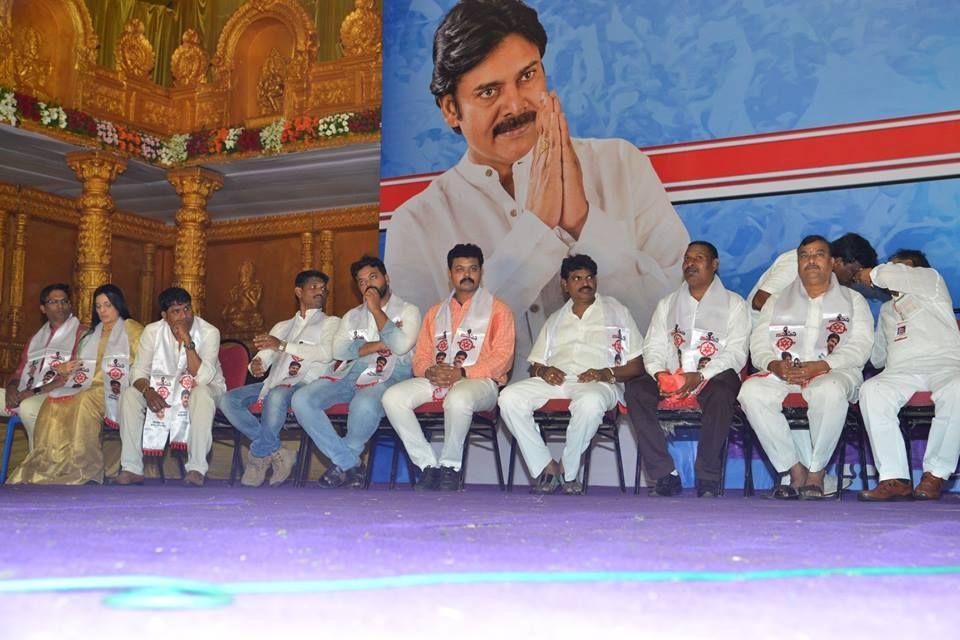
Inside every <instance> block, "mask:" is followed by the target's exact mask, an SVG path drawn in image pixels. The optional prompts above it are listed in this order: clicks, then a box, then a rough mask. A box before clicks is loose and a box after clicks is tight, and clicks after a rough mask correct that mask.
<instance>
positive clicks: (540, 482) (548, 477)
mask: <svg viewBox="0 0 960 640" xmlns="http://www.w3.org/2000/svg"><path fill="white" fill-rule="evenodd" d="M562 484H563V482H562V481H561V480H560V476H555V475H553V474H552V473H542V474H540V476H539V477H538V478H537V484H535V485H533V486H532V487H531V488H530V493H533V494H535V495H547V494H551V493H556V492H557V491H559V490H560V486H561V485H562Z"/></svg>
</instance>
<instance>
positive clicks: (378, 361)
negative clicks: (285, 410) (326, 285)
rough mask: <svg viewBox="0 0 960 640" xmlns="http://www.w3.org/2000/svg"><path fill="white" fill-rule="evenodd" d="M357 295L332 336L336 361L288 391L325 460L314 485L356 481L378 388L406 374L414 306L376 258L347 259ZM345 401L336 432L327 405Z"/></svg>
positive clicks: (375, 417) (416, 318)
mask: <svg viewBox="0 0 960 640" xmlns="http://www.w3.org/2000/svg"><path fill="white" fill-rule="evenodd" d="M350 275H351V276H352V277H353V280H354V282H356V283H357V289H358V290H359V291H360V294H361V295H362V296H363V303H362V304H360V305H359V306H357V307H354V308H353V309H351V310H350V311H348V312H347V313H346V315H344V316H343V320H341V321H340V326H339V327H338V329H337V331H336V333H335V335H334V338H333V357H334V358H335V359H337V360H340V361H341V362H340V365H339V366H338V367H337V368H336V370H335V371H333V372H332V373H330V374H329V375H328V376H326V377H323V378H321V379H319V380H316V381H314V382H312V383H310V384H308V385H307V386H305V387H303V388H301V389H299V390H297V392H296V393H294V394H293V399H292V400H291V406H293V411H294V413H295V414H296V416H297V421H298V422H300V424H301V426H303V429H304V431H306V432H307V434H308V435H309V436H310V438H311V439H312V440H313V442H314V444H316V445H317V448H318V449H320V451H321V452H322V453H323V454H324V455H325V456H327V458H329V459H330V461H331V462H332V464H331V465H330V467H328V468H327V470H326V472H324V474H323V475H322V476H321V477H320V482H319V484H320V487H322V488H325V489H336V488H338V487H343V486H347V487H360V486H362V485H363V481H364V478H365V472H366V470H365V469H364V467H363V464H362V463H361V461H360V455H361V454H362V453H363V449H364V447H366V444H367V441H368V440H369V439H370V437H371V436H372V435H373V434H374V432H375V431H376V430H377V427H378V426H379V425H380V420H381V419H382V418H383V405H382V404H381V402H380V400H381V398H382V397H383V394H384V391H386V390H387V389H389V388H390V387H391V386H392V385H394V384H396V383H397V382H399V381H400V380H405V379H407V378H409V377H410V361H411V359H412V358H413V353H412V349H413V345H414V343H415V342H416V340H417V331H418V330H419V328H420V311H419V309H417V308H416V307H415V306H413V305H412V304H410V303H408V302H404V301H403V300H401V299H400V297H399V296H397V295H396V294H394V293H393V292H392V291H391V290H390V276H388V275H387V270H386V268H385V267H384V266H383V262H382V261H381V260H380V258H375V257H371V256H364V257H362V258H360V259H359V260H357V261H356V262H354V263H353V264H351V265H350ZM343 402H349V403H350V409H349V413H348V415H347V433H346V434H345V435H344V436H343V437H341V436H340V434H338V433H337V431H336V429H334V428H333V424H331V423H330V418H328V417H327V414H326V411H327V409H329V408H330V407H332V406H333V405H335V404H340V403H343Z"/></svg>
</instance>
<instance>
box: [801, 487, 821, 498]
mask: <svg viewBox="0 0 960 640" xmlns="http://www.w3.org/2000/svg"><path fill="white" fill-rule="evenodd" d="M800 497H801V498H803V499H804V500H823V487H821V486H820V485H817V484H805V485H803V486H802V487H800Z"/></svg>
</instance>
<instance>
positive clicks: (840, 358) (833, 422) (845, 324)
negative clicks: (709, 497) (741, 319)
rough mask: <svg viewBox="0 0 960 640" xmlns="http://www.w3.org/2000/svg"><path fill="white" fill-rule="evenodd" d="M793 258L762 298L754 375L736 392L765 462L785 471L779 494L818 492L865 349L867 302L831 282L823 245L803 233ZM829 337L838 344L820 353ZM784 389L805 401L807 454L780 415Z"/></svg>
mask: <svg viewBox="0 0 960 640" xmlns="http://www.w3.org/2000/svg"><path fill="white" fill-rule="evenodd" d="M797 257H798V267H797V268H798V276H797V278H796V279H795V280H794V281H793V283H792V284H790V285H788V286H787V287H786V288H785V289H783V290H782V291H780V292H779V293H777V294H774V295H772V296H770V299H769V300H767V301H766V302H765V304H764V305H763V309H762V310H761V312H760V319H759V320H758V322H757V325H756V326H755V327H754V329H753V333H752V334H751V336H750V353H751V358H752V359H753V365H754V366H755V367H756V368H757V369H759V370H760V371H761V372H762V373H758V374H756V375H754V376H751V378H750V379H749V380H747V381H746V382H745V383H744V384H743V386H742V387H741V389H740V395H739V400H740V405H741V406H742V407H743V410H744V412H745V413H746V416H747V420H749V422H750V426H751V427H752V428H753V430H754V431H755V432H756V434H757V437H758V438H759V440H760V444H761V446H763V450H764V451H765V452H766V454H767V457H768V458H769V459H770V462H771V464H773V466H774V468H775V469H776V470H777V472H778V473H780V474H786V473H789V474H790V484H789V485H780V486H778V487H776V489H775V490H774V494H773V495H774V497H775V498H781V499H796V498H798V497H801V496H802V497H804V498H821V497H823V478H824V475H825V474H826V467H827V464H828V463H829V462H830V458H831V456H832V455H833V451H834V449H835V448H836V446H837V442H838V441H839V439H840V434H841V432H842V431H843V425H844V421H845V419H846V415H847V405H848V403H849V402H853V401H855V400H856V398H857V390H858V389H859V387H860V385H861V384H862V383H863V373H862V368H863V365H864V364H866V362H867V359H868V358H869V357H870V350H871V347H872V346H873V316H872V315H871V313H870V307H868V306H867V302H866V300H864V298H863V296H861V295H860V294H859V293H857V292H856V291H854V290H852V289H849V288H847V287H843V286H841V285H840V283H839V282H838V280H837V277H836V275H834V274H833V271H832V268H831V267H832V262H833V261H832V255H831V253H830V243H829V242H827V240H826V239H825V238H823V237H822V236H807V237H806V238H804V239H803V241H802V242H801V243H800V246H799V248H798V249H797ZM831 334H836V335H837V336H839V339H840V341H839V344H837V346H836V347H835V348H834V349H833V350H832V353H828V348H827V347H828V340H830V339H831ZM833 340H835V339H833ZM833 340H831V341H833ZM784 356H786V357H784ZM790 393H801V394H802V395H803V398H804V400H806V402H807V405H808V409H807V417H808V420H809V423H810V438H811V441H812V442H811V444H812V452H808V450H806V449H805V448H798V447H797V446H796V444H795V443H794V440H793V437H792V436H791V433H790V426H789V425H788V423H787V419H786V418H785V417H784V415H783V412H782V403H783V399H784V398H785V397H786V396H787V395H788V394H790Z"/></svg>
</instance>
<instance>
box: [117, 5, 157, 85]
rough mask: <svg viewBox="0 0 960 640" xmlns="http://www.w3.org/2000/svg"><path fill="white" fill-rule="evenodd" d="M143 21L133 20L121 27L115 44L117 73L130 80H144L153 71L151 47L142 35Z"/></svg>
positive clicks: (143, 30)
mask: <svg viewBox="0 0 960 640" xmlns="http://www.w3.org/2000/svg"><path fill="white" fill-rule="evenodd" d="M145 31H146V29H145V27H144V26H143V21H141V20H137V19H136V18H134V19H133V20H131V21H129V22H128V23H127V24H125V25H123V35H122V36H120V42H118V43H117V71H119V72H121V73H122V74H124V75H126V76H129V77H131V78H146V77H147V76H149V75H150V72H151V71H153V65H154V57H155V55H154V52H153V45H151V44H150V41H149V40H147V36H145V35H144V32H145Z"/></svg>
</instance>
